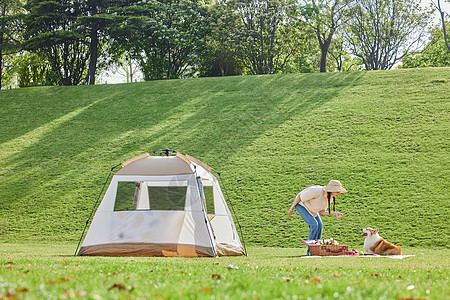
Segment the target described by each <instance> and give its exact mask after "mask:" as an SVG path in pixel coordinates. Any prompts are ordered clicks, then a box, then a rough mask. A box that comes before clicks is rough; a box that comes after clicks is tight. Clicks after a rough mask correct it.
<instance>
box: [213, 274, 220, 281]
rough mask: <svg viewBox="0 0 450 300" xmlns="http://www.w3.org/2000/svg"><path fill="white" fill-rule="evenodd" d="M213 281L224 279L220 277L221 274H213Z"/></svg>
mask: <svg viewBox="0 0 450 300" xmlns="http://www.w3.org/2000/svg"><path fill="white" fill-rule="evenodd" d="M212 279H216V280H220V279H222V276H220V274H212Z"/></svg>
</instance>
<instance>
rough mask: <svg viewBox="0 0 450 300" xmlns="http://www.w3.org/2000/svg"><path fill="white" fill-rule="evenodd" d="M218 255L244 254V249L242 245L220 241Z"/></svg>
mask: <svg viewBox="0 0 450 300" xmlns="http://www.w3.org/2000/svg"><path fill="white" fill-rule="evenodd" d="M217 255H218V256H239V255H244V249H243V248H242V247H241V246H240V245H234V244H224V243H218V244H217Z"/></svg>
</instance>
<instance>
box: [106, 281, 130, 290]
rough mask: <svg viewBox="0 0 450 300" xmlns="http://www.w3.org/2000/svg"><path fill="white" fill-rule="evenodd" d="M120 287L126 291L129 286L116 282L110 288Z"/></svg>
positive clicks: (119, 288)
mask: <svg viewBox="0 0 450 300" xmlns="http://www.w3.org/2000/svg"><path fill="white" fill-rule="evenodd" d="M112 289H118V290H119V291H126V290H127V288H126V287H125V286H124V285H123V284H121V283H114V284H113V285H112V286H111V287H110V288H109V289H108V290H112Z"/></svg>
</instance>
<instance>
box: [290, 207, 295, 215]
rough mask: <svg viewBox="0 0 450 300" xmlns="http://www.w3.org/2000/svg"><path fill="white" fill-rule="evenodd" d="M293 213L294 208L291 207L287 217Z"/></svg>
mask: <svg viewBox="0 0 450 300" xmlns="http://www.w3.org/2000/svg"><path fill="white" fill-rule="evenodd" d="M293 212H294V208H293V207H291V208H289V216H292V213H293Z"/></svg>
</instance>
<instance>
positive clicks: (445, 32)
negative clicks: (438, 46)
mask: <svg viewBox="0 0 450 300" xmlns="http://www.w3.org/2000/svg"><path fill="white" fill-rule="evenodd" d="M441 20H442V30H443V31H444V40H445V45H447V49H448V51H450V45H449V44H448V39H447V30H445V19H444V12H443V11H441Z"/></svg>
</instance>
